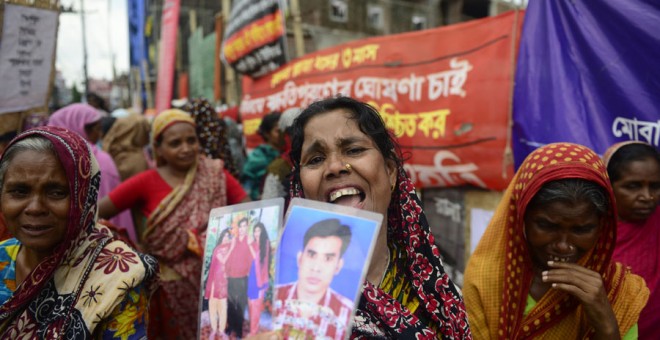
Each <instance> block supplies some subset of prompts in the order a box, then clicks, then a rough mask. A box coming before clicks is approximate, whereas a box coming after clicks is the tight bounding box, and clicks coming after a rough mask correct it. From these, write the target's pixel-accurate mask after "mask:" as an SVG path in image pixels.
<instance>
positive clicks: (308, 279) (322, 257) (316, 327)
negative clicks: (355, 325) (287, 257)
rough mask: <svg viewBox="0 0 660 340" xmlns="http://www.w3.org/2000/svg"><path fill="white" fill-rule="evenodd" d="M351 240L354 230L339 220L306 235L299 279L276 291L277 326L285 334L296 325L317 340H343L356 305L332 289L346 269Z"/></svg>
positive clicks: (324, 222) (322, 224)
mask: <svg viewBox="0 0 660 340" xmlns="http://www.w3.org/2000/svg"><path fill="white" fill-rule="evenodd" d="M351 238H352V232H351V229H350V228H349V227H348V226H347V225H344V224H341V222H340V220H339V219H336V218H329V219H324V220H321V221H318V222H316V223H314V224H313V225H312V226H311V227H310V228H309V229H308V230H307V231H306V232H305V235H304V237H303V241H302V250H301V251H299V252H298V254H297V257H296V264H297V269H298V279H297V280H296V281H294V282H290V283H287V284H282V285H279V286H277V287H276V291H275V315H276V320H275V324H279V325H281V326H282V327H283V329H284V330H285V332H287V331H288V332H287V333H289V332H291V331H292V330H291V329H287V328H288V327H287V325H294V326H295V328H296V329H298V330H302V331H304V333H307V335H312V336H314V337H315V338H330V339H342V338H344V334H345V332H346V330H347V327H348V325H349V321H350V317H351V316H352V312H353V305H354V304H353V301H352V299H349V298H347V297H345V296H343V295H341V294H340V293H338V292H336V291H334V290H333V289H332V288H331V287H330V285H331V283H332V281H333V279H334V278H335V276H336V275H337V274H339V272H340V271H341V270H342V268H343V266H344V258H343V256H344V254H345V253H346V249H347V248H348V246H349V245H350V243H351ZM301 326H302V327H301ZM306 330H308V331H306ZM310 332H311V333H310ZM290 335H294V334H290Z"/></svg>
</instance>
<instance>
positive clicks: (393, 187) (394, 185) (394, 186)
mask: <svg viewBox="0 0 660 340" xmlns="http://www.w3.org/2000/svg"><path fill="white" fill-rule="evenodd" d="M395 188H396V183H394V184H392V188H391V189H390V190H392V192H394V189H395Z"/></svg>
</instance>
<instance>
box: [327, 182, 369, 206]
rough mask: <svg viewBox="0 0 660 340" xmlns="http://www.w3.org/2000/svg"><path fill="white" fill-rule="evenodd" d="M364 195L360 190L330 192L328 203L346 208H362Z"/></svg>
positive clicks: (344, 189) (348, 189)
mask: <svg viewBox="0 0 660 340" xmlns="http://www.w3.org/2000/svg"><path fill="white" fill-rule="evenodd" d="M365 197H366V195H365V194H364V192H362V191H361V190H359V189H357V188H354V187H350V188H342V189H338V190H335V191H332V192H330V195H328V202H330V203H333V204H339V205H343V206H346V207H354V208H359V209H360V208H362V205H363V203H364V199H365Z"/></svg>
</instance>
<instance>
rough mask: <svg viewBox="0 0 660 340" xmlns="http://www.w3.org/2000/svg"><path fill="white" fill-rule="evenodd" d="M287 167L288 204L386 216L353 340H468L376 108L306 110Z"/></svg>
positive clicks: (459, 307) (344, 102)
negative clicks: (312, 203) (298, 201)
mask: <svg viewBox="0 0 660 340" xmlns="http://www.w3.org/2000/svg"><path fill="white" fill-rule="evenodd" d="M291 160H292V162H293V164H294V169H293V180H292V183H291V197H304V198H308V199H313V200H317V201H323V202H332V203H335V204H340V205H346V206H351V207H355V208H360V209H364V210H369V211H373V212H377V213H381V214H383V215H384V216H385V223H384V225H383V228H381V230H380V231H381V233H380V235H378V238H377V241H376V246H375V248H374V252H373V255H372V260H371V263H370V266H369V269H368V272H367V276H366V281H365V282H364V285H363V291H362V295H361V297H360V302H359V304H358V307H357V312H356V315H355V318H354V320H353V329H352V337H353V338H374V337H376V338H379V337H381V338H382V337H387V338H401V339H412V338H418V339H434V338H453V339H469V338H471V336H470V330H469V327H468V323H467V318H466V314H465V307H464V305H463V300H462V297H461V295H460V293H459V292H458V290H457V289H456V288H455V287H454V284H453V283H452V282H451V280H450V279H449V277H448V276H447V274H446V273H445V271H444V268H443V267H442V262H441V261H440V258H439V251H438V248H437V247H436V246H435V244H434V241H433V236H432V234H431V232H430V230H429V226H428V223H427V221H426V217H425V215H424V212H423V211H422V208H421V204H420V201H419V198H418V197H417V195H416V194H415V188H414V186H413V184H412V182H411V181H410V179H409V178H408V177H407V175H406V173H405V171H404V170H403V166H402V161H401V157H400V153H399V148H398V145H397V144H396V142H395V140H394V138H393V137H392V135H391V134H390V133H389V132H388V130H387V128H386V127H385V124H384V123H383V120H382V119H381V117H380V115H379V114H378V112H377V111H376V110H375V109H374V108H373V107H371V106H369V105H367V104H364V103H362V102H359V101H356V100H354V99H351V98H348V97H337V98H330V99H325V100H322V101H319V102H316V103H313V104H311V105H310V106H309V107H308V108H306V109H305V110H304V111H303V112H301V114H300V116H299V117H298V118H297V119H296V120H295V122H294V125H293V132H292V151H291Z"/></svg>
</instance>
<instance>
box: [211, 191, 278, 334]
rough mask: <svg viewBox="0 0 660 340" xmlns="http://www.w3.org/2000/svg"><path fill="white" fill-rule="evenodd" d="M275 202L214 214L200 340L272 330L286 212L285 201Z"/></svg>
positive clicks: (219, 211) (214, 212)
mask: <svg viewBox="0 0 660 340" xmlns="http://www.w3.org/2000/svg"><path fill="white" fill-rule="evenodd" d="M274 201H276V203H275V204H273V203H271V204H270V205H266V204H268V203H266V204H263V202H255V203H248V204H247V205H238V206H234V207H225V208H222V209H215V210H214V211H212V212H211V218H210V219H209V226H208V232H207V235H208V236H207V240H206V247H205V250H204V268H203V272H202V297H201V313H200V320H199V322H200V334H199V338H200V339H229V338H232V339H236V338H244V337H248V336H251V335H255V334H257V333H259V332H263V331H267V330H270V329H271V320H272V317H271V310H272V306H271V303H270V301H272V290H271V287H272V280H273V272H274V261H273V260H274V250H275V249H276V245H277V236H278V230H279V226H280V225H281V216H282V204H281V201H279V200H274ZM244 208H247V209H245V210H238V209H244ZM232 210H234V211H232Z"/></svg>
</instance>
